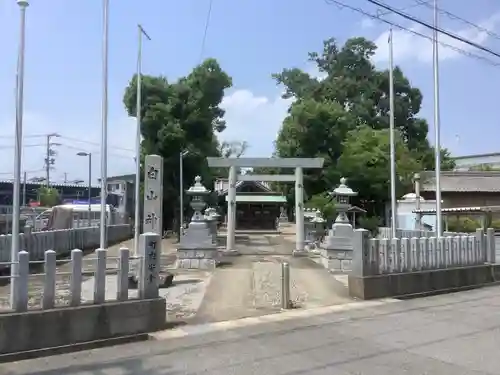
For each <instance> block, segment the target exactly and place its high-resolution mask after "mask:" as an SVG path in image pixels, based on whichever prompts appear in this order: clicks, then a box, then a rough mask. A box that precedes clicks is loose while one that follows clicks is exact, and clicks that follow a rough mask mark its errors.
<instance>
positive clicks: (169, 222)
mask: <svg viewBox="0 0 500 375" xmlns="http://www.w3.org/2000/svg"><path fill="white" fill-rule="evenodd" d="M231 85H232V81H231V78H230V77H229V76H228V75H227V74H226V73H225V72H224V71H223V70H222V68H221V67H220V65H219V64H218V62H217V61H216V60H214V59H207V60H205V61H204V62H203V63H202V64H200V65H198V66H196V67H195V68H194V69H193V71H192V72H191V73H190V74H188V75H187V76H185V77H181V78H180V79H178V80H177V81H175V82H169V81H168V80H167V78H165V77H161V76H160V77H155V76H148V75H145V76H143V77H142V98H143V102H142V108H141V117H142V124H141V134H142V136H143V141H142V145H141V147H142V155H141V160H142V163H143V162H144V155H146V154H158V155H160V156H162V157H163V161H164V184H163V200H164V204H163V207H164V221H163V222H164V226H165V227H166V228H178V227H179V225H176V223H175V222H174V219H175V217H178V215H179V212H178V202H179V157H180V153H181V151H184V150H187V151H188V154H187V155H186V156H185V157H184V162H183V172H184V173H183V175H184V178H183V180H184V181H183V183H184V186H185V188H186V189H187V188H189V186H190V185H191V184H192V183H193V181H194V177H195V176H196V175H201V176H202V178H203V183H204V184H205V186H206V187H207V189H211V188H212V186H213V179H212V173H211V171H210V170H209V168H208V166H207V164H206V162H205V158H206V157H207V156H220V145H219V142H218V140H217V134H218V133H220V132H222V131H223V130H224V129H225V128H226V123H225V121H224V120H223V116H224V110H223V109H222V108H220V104H221V102H222V98H223V97H224V90H226V89H227V88H229V87H231ZM136 87H137V77H136V76H134V77H133V78H132V79H131V81H130V83H129V85H128V86H127V88H126V89H125V94H124V99H123V101H124V104H125V107H126V109H127V111H128V114H129V116H132V117H134V116H135V114H136ZM185 201H186V205H188V202H187V200H185Z"/></svg>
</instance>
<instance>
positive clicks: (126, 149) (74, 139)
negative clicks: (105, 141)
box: [61, 135, 135, 153]
mask: <svg viewBox="0 0 500 375" xmlns="http://www.w3.org/2000/svg"><path fill="white" fill-rule="evenodd" d="M61 138H62V139H67V140H68V141H72V142H77V143H84V144H88V145H93V146H100V145H101V144H100V143H99V142H90V141H82V140H81V139H77V138H71V137H66V136H63V135H62V136H61ZM108 148H112V149H115V150H121V151H127V152H134V153H135V151H134V150H132V149H130V148H124V147H117V146H109V147H108Z"/></svg>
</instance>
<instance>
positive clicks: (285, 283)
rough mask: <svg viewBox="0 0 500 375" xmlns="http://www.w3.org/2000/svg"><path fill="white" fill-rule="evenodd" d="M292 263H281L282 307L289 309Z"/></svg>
mask: <svg viewBox="0 0 500 375" xmlns="http://www.w3.org/2000/svg"><path fill="white" fill-rule="evenodd" d="M290 305H291V304H290V264H289V263H288V262H283V263H281V308H282V309H289V308H291V306H290Z"/></svg>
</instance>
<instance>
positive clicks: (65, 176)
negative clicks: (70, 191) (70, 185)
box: [64, 172, 68, 184]
mask: <svg viewBox="0 0 500 375" xmlns="http://www.w3.org/2000/svg"><path fill="white" fill-rule="evenodd" d="M67 182H68V173H67V172H64V183H65V184H66V183H67Z"/></svg>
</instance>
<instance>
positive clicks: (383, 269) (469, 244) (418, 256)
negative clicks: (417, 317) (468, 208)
mask: <svg viewBox="0 0 500 375" xmlns="http://www.w3.org/2000/svg"><path fill="white" fill-rule="evenodd" d="M356 235H359V232H358V233H356ZM359 245H360V246H361V247H362V249H360V250H361V252H360V253H361V256H362V259H361V261H362V262H363V263H364V264H365V265H366V266H367V268H368V269H369V274H371V275H380V274H386V273H401V272H413V271H422V270H435V269H445V268H452V267H460V266H473V265H480V264H485V263H495V236H494V230H493V229H491V228H490V229H488V230H487V233H486V234H484V232H483V230H481V229H478V230H477V231H476V233H475V234H474V235H465V236H464V235H462V236H448V237H442V238H436V237H420V238H417V237H413V238H394V239H389V238H372V239H370V238H368V237H362V239H361V244H359ZM356 250H357V249H355V251H356Z"/></svg>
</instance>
